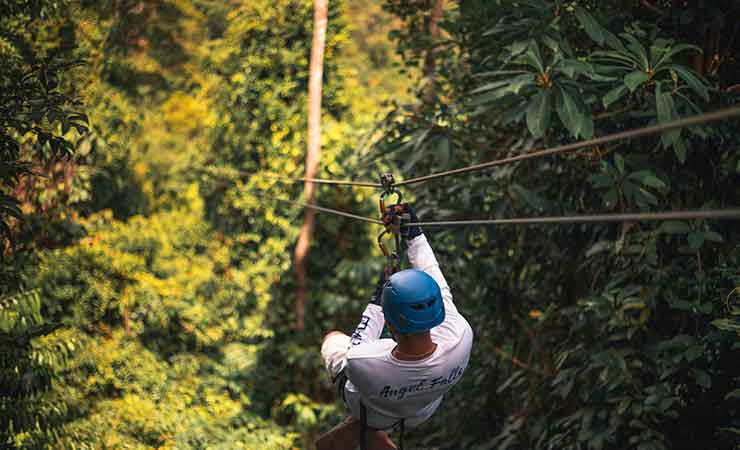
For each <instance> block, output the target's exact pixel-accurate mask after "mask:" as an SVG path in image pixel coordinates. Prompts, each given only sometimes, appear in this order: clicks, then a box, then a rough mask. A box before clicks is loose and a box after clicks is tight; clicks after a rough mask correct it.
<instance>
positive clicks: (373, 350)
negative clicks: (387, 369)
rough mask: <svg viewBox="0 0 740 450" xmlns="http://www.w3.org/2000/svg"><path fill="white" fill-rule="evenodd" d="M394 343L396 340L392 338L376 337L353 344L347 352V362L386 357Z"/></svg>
mask: <svg viewBox="0 0 740 450" xmlns="http://www.w3.org/2000/svg"><path fill="white" fill-rule="evenodd" d="M395 345H396V342H395V341H394V340H393V339H378V340H376V341H371V342H365V343H362V344H359V345H353V346H352V347H350V349H349V351H348V352H347V362H348V363H350V364H351V361H352V360H360V359H368V358H383V357H386V356H388V354H390V352H391V350H393V347H395Z"/></svg>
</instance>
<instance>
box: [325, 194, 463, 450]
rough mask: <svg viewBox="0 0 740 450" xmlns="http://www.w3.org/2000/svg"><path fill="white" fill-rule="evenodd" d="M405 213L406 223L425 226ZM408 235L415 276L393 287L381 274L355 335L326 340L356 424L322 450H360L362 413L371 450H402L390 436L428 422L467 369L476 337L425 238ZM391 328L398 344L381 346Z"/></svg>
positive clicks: (330, 437)
mask: <svg viewBox="0 0 740 450" xmlns="http://www.w3.org/2000/svg"><path fill="white" fill-rule="evenodd" d="M402 208H403V212H404V213H406V214H405V215H406V216H407V217H408V220H406V221H405V222H406V223H409V220H410V223H414V222H418V220H417V218H416V215H415V214H414V212H413V210H412V209H411V208H410V207H409V206H408V205H406V204H404V205H402ZM387 214H391V212H390V210H388V211H387ZM387 214H386V216H387ZM384 219H387V217H385V216H384ZM402 224H403V221H402ZM401 230H402V238H403V240H404V242H405V243H406V246H407V256H408V260H409V262H410V263H411V265H412V267H413V268H412V269H407V270H402V271H399V272H397V273H395V274H393V275H391V276H390V277H389V278H388V279H387V280H386V277H385V273H384V272H383V273H381V275H380V277H379V281H378V285H377V286H376V289H375V292H374V293H373V295H372V296H371V299H370V302H369V304H368V305H367V307H366V308H365V311H364V313H363V314H362V318H361V320H360V323H359V324H358V326H357V328H356V329H355V331H354V333H353V334H352V335H351V336H348V335H346V334H344V333H342V332H340V331H331V332H329V333H327V334H326V335H325V337H324V339H323V342H322V345H321V355H322V358H323V360H324V364H325V366H326V369H327V372H328V373H329V376H330V377H331V379H332V381H333V382H334V383H335V384H336V385H337V387H338V390H339V393H340V395H341V397H342V398H343V400H344V403H345V405H346V406H347V407H348V409H349V411H350V416H349V417H348V418H347V419H345V420H344V421H343V422H342V423H340V424H339V425H338V426H337V427H335V428H334V429H332V430H330V431H329V432H327V433H325V434H324V435H323V436H321V437H320V438H319V440H318V441H317V442H316V443H317V448H318V449H319V450H325V449H326V450H330V449H353V448H356V446H357V445H358V444H359V442H360V426H361V425H360V420H359V419H360V417H361V416H362V414H363V411H362V410H363V408H364V410H365V411H364V415H365V417H366V420H367V426H368V428H369V430H370V432H369V435H368V436H369V437H368V440H369V446H370V448H388V449H392V448H396V447H395V444H393V442H392V441H391V440H390V438H389V437H388V435H387V433H386V432H387V431H389V430H393V429H399V428H400V429H401V430H402V431H403V428H404V427H405V428H413V427H415V426H417V425H419V424H421V423H422V422H424V421H425V420H427V419H429V418H430V417H431V416H432V414H434V412H435V411H436V410H437V408H439V406H440V404H441V402H442V398H443V396H444V395H445V394H446V393H447V392H448V391H449V390H450V388H452V386H454V385H455V384H457V383H458V381H460V378H461V376H462V375H463V373H464V372H465V368H466V367H467V365H468V361H469V358H470V351H471V348H472V344H473V330H472V328H471V327H470V324H468V322H467V320H465V318H464V317H463V315H462V314H460V312H459V311H458V309H457V307H456V306H455V304H454V302H453V300H452V292H451V291H450V287H449V286H448V284H447V281H446V280H445V277H444V275H443V274H442V271H441V270H440V267H439V263H438V262H437V259H436V257H435V255H434V252H433V251H432V248H431V246H430V245H429V242H428V241H427V239H426V236H425V235H424V234H423V232H422V230H421V229H420V228H419V227H418V226H403V227H402V228H401ZM386 324H387V326H388V329H389V331H390V333H391V335H392V336H393V339H388V338H381V334H382V332H383V328H384V325H386Z"/></svg>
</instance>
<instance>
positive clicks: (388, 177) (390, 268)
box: [378, 173, 403, 277]
mask: <svg viewBox="0 0 740 450" xmlns="http://www.w3.org/2000/svg"><path fill="white" fill-rule="evenodd" d="M380 184H381V185H382V187H383V192H382V193H381V194H380V198H379V200H378V206H379V208H380V215H381V217H382V218H383V223H384V224H385V229H384V230H383V231H382V232H381V233H380V234H379V235H378V246H379V247H380V250H381V251H382V252H383V255H384V256H385V258H386V263H385V275H386V277H389V276H391V275H392V274H394V273H395V272H398V271H399V270H400V268H401V257H400V255H401V251H402V249H401V215H402V214H403V207H402V206H401V200H402V199H403V195H401V192H400V191H399V190H398V189H396V187H395V179H394V178H393V174H391V173H382V174H380ZM393 194H395V195H396V203H394V204H393V205H391V206H390V210H391V216H390V220H388V215H387V214H386V205H385V200H386V197H387V196H391V195H393ZM386 234H392V235H393V241H394V243H395V251H393V252H392V251H390V250H389V249H388V247H387V246H386V245H385V243H384V242H383V238H384V237H385V235H386Z"/></svg>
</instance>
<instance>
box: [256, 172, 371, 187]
mask: <svg viewBox="0 0 740 450" xmlns="http://www.w3.org/2000/svg"><path fill="white" fill-rule="evenodd" d="M261 175H263V176H264V177H266V178H272V179H275V180H280V181H283V182H286V183H301V182H303V183H316V184H333V185H339V186H360V187H373V188H379V187H383V186H382V185H381V184H380V183H375V182H372V181H354V180H328V179H324V178H305V177H304V178H292V177H285V176H281V175H275V174H271V173H261Z"/></svg>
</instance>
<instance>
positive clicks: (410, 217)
mask: <svg viewBox="0 0 740 450" xmlns="http://www.w3.org/2000/svg"><path fill="white" fill-rule="evenodd" d="M395 216H399V217H400V218H401V236H402V237H403V238H404V239H406V240H410V239H413V238H415V237H417V236H419V235H421V234H422V231H421V227H419V226H418V225H414V226H404V225H406V224H408V223H416V222H418V221H419V218H418V217H416V213H414V210H413V208H411V205H409V204H408V203H403V204H400V205H391V206H386V208H385V212H384V213H383V219H382V220H383V223H384V224H385V225H389V224H391V223H393V219H394V217H395Z"/></svg>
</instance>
